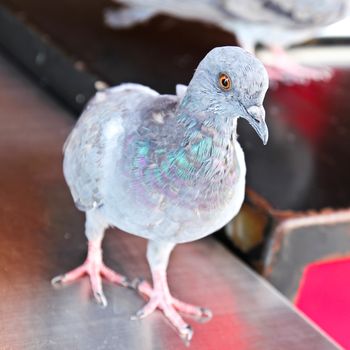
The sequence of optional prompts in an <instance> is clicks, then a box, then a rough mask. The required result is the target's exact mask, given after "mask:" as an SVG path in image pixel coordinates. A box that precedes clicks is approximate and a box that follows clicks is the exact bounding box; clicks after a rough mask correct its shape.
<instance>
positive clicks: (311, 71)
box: [266, 47, 332, 84]
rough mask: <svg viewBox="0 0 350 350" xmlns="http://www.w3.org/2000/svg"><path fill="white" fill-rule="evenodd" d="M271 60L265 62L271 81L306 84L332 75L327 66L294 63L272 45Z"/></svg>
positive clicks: (280, 49)
mask: <svg viewBox="0 0 350 350" xmlns="http://www.w3.org/2000/svg"><path fill="white" fill-rule="evenodd" d="M272 52H273V62H271V63H270V64H266V69H267V71H268V74H269V78H270V80H271V81H272V82H284V83H287V84H306V83H308V82H310V81H322V80H328V79H330V78H331V77H332V72H331V70H330V69H329V68H313V67H306V66H303V65H300V64H298V63H296V62H295V61H294V60H293V59H292V58H290V57H289V56H288V55H287V53H286V52H285V51H284V50H283V49H282V48H279V47H273V48H272Z"/></svg>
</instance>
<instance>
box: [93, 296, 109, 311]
mask: <svg viewBox="0 0 350 350" xmlns="http://www.w3.org/2000/svg"><path fill="white" fill-rule="evenodd" d="M94 297H95V299H96V302H97V304H98V305H99V306H101V307H102V308H105V307H106V306H107V299H106V297H105V296H104V294H103V293H102V292H97V293H94Z"/></svg>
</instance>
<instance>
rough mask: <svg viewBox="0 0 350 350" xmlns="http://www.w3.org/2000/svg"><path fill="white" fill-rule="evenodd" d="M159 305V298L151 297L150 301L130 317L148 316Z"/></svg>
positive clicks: (140, 317) (133, 318) (135, 318)
mask: <svg viewBox="0 0 350 350" xmlns="http://www.w3.org/2000/svg"><path fill="white" fill-rule="evenodd" d="M158 306H159V300H158V299H157V298H151V299H150V301H149V302H148V303H147V304H146V305H145V306H144V307H143V308H142V309H140V310H139V311H137V313H136V314H135V315H134V316H132V317H131V319H132V320H140V319H143V318H145V317H147V316H149V315H150V314H151V313H152V312H154V310H155V309H156V308H157V307H158Z"/></svg>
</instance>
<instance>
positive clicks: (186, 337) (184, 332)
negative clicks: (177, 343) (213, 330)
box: [179, 325, 193, 346]
mask: <svg viewBox="0 0 350 350" xmlns="http://www.w3.org/2000/svg"><path fill="white" fill-rule="evenodd" d="M179 334H180V338H181V339H182V340H183V342H184V343H185V345H186V346H189V345H190V342H191V340H192V337H193V329H192V327H191V326H190V325H187V326H186V327H184V329H181V330H179Z"/></svg>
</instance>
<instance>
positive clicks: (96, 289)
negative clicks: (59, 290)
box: [51, 240, 129, 307]
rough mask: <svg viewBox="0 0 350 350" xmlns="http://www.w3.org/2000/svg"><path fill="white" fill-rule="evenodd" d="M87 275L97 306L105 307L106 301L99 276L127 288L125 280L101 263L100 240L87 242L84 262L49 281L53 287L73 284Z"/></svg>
mask: <svg viewBox="0 0 350 350" xmlns="http://www.w3.org/2000/svg"><path fill="white" fill-rule="evenodd" d="M85 274H87V275H89V277H90V283H91V288H92V292H93V294H94V297H95V299H96V300H97V302H98V304H100V305H101V306H103V307H105V306H107V300H106V297H105V296H104V293H103V290H102V279H101V276H103V277H105V278H106V279H107V280H108V281H110V282H112V283H118V284H121V285H122V286H125V287H127V286H129V284H128V282H127V279H126V278H125V277H124V276H122V275H119V274H118V273H116V272H114V271H113V270H111V269H110V268H108V267H107V266H106V265H105V264H104V263H103V261H102V249H101V240H95V241H89V247H88V255H87V258H86V260H85V262H84V263H83V264H82V265H81V266H79V267H77V268H75V269H74V270H71V271H69V272H67V273H65V274H63V275H60V276H57V277H54V278H53V279H52V281H51V283H52V284H53V285H59V284H65V283H68V282H73V281H75V280H77V279H79V278H80V277H82V276H83V275H85Z"/></svg>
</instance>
